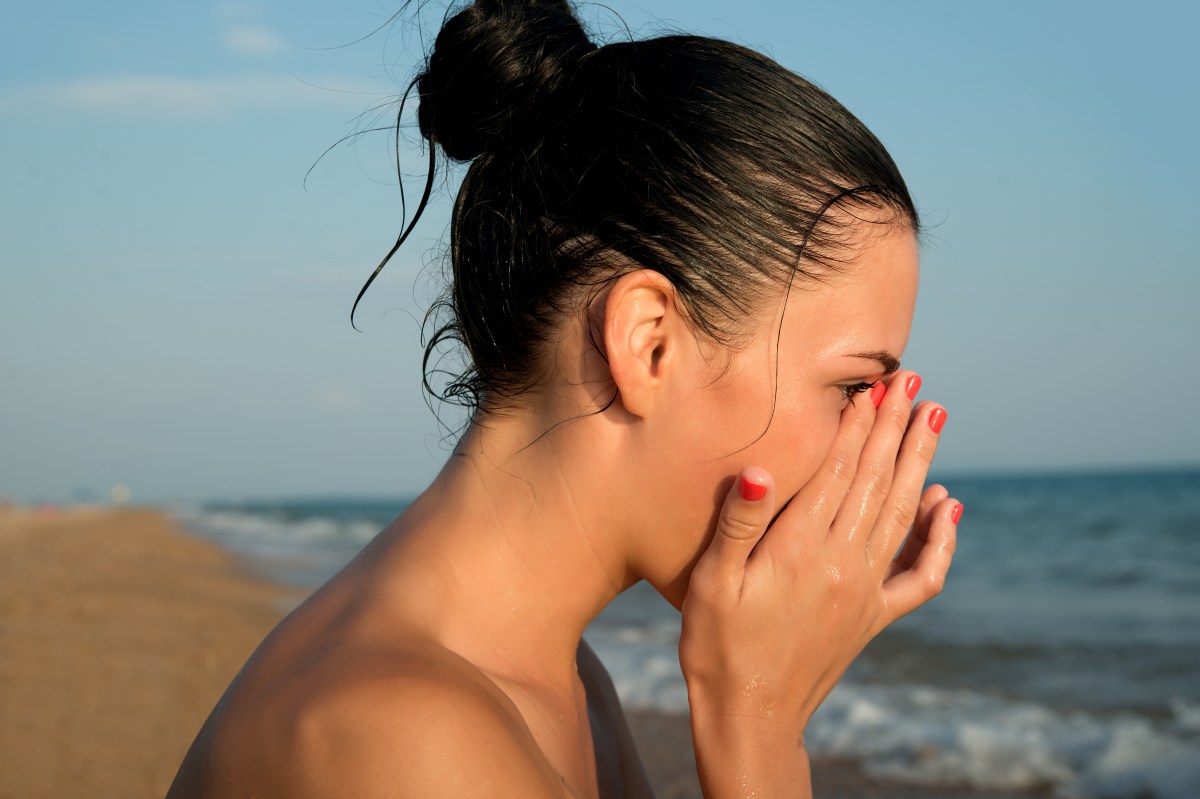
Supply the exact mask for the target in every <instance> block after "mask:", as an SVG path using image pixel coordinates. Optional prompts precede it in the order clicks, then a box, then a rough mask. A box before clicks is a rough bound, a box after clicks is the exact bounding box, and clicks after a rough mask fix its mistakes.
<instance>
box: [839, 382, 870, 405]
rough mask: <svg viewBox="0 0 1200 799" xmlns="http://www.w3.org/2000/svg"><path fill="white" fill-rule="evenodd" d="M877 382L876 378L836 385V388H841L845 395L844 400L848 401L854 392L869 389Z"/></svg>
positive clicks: (858, 392)
mask: <svg viewBox="0 0 1200 799" xmlns="http://www.w3.org/2000/svg"><path fill="white" fill-rule="evenodd" d="M878 382H879V381H878V380H876V381H874V382H871V383H850V384H848V385H844V386H838V388H840V389H841V390H842V394H843V395H845V397H846V400H847V401H850V400H852V399H854V395H855V394H861V393H863V392H864V391H870V390H871V389H872V388H874V387H875V383H878Z"/></svg>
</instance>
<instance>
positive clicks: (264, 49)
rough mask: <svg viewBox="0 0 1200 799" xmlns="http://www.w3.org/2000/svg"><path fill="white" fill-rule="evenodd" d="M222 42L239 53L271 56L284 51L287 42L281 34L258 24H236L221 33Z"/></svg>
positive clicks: (227, 47) (262, 56)
mask: <svg viewBox="0 0 1200 799" xmlns="http://www.w3.org/2000/svg"><path fill="white" fill-rule="evenodd" d="M221 43H222V44H224V45H225V47H226V49H228V50H230V51H232V52H234V53H237V54H238V55H248V56H256V57H259V58H269V57H271V56H276V55H279V54H280V53H281V52H283V49H284V47H285V46H286V43H285V42H284V40H283V37H281V36H280V35H279V34H277V33H275V32H274V31H272V30H268V29H267V28H263V27H260V26H257V25H234V26H232V27H229V28H226V29H225V31H224V32H223V33H222V34H221Z"/></svg>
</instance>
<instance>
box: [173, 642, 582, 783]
mask: <svg viewBox="0 0 1200 799" xmlns="http://www.w3.org/2000/svg"><path fill="white" fill-rule="evenodd" d="M359 655H360V656H359V657H356V658H353V659H350V658H344V657H342V658H337V659H336V660H330V661H329V662H327V663H323V664H319V665H318V667H316V668H314V669H312V670H310V672H309V673H308V674H307V675H306V676H305V677H304V678H302V679H297V680H292V681H290V682H288V683H287V684H286V685H285V686H282V687H280V688H278V689H277V690H274V691H269V692H263V694H264V695H265V699H264V700H263V701H262V702H261V703H260V704H259V706H258V707H257V708H255V711H256V712H255V715H254V720H253V721H252V722H250V723H246V724H239V723H238V722H237V720H236V719H233V720H231V721H232V723H231V724H230V725H229V726H228V728H227V729H226V730H225V731H223V733H221V734H218V735H217V736H215V738H214V741H213V746H212V748H213V754H214V756H215V757H214V760H215V761H216V762H218V763H222V764H224V765H223V766H221V767H220V769H219V770H220V774H218V775H213V776H214V777H216V778H215V779H210V780H207V782H208V783H209V785H210V787H213V788H216V790H215V791H214V792H213V795H226V794H227V793H229V794H234V793H235V794H237V795H257V796H288V797H314V799H315V798H316V797H335V796H336V797H341V796H356V797H398V798H403V797H442V796H445V797H451V796H453V797H485V796H486V797H507V796H512V797H562V796H563V788H562V783H561V780H559V778H558V775H557V774H556V772H555V771H554V770H553V769H552V768H550V766H549V765H548V763H547V762H546V760H545V758H544V756H543V755H542V754H541V752H540V750H539V749H538V747H537V745H536V743H535V742H534V740H533V737H532V735H531V734H530V733H529V731H528V729H527V728H526V726H525V724H524V722H523V721H522V719H521V716H520V714H519V713H518V712H517V710H516V708H515V707H513V706H512V704H511V702H509V701H508V700H507V699H506V698H505V697H504V696H503V694H501V693H500V692H499V691H498V690H497V689H496V688H495V687H494V686H493V685H491V684H490V683H489V682H488V681H487V679H486V677H484V676H483V675H482V673H480V672H479V671H478V670H477V669H475V668H474V667H473V666H471V665H470V664H468V663H466V662H465V661H462V660H461V659H460V658H457V657H456V656H454V655H452V654H450V653H438V652H429V651H421V650H412V651H404V652H395V651H392V652H388V653H380V654H378V655H370V654H364V653H359ZM207 793H208V791H204V792H199V793H197V794H195V795H205V794H207Z"/></svg>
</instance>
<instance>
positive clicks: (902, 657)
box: [177, 470, 1200, 799]
mask: <svg viewBox="0 0 1200 799" xmlns="http://www.w3.org/2000/svg"><path fill="white" fill-rule="evenodd" d="M943 482H944V483H945V484H946V485H947V486H948V487H949V488H950V489H951V491H952V493H953V495H954V496H955V497H957V498H959V499H960V500H961V501H962V502H963V504H964V505H965V506H966V513H965V515H964V518H963V522H962V524H961V526H960V531H959V545H958V552H957V554H956V556H955V559H954V566H953V568H952V569H951V573H950V578H949V580H948V581H947V584H946V589H945V591H944V592H943V594H942V595H941V596H940V597H938V598H937V599H935V600H934V601H933V602H931V603H929V604H928V605H926V606H925V607H923V608H921V609H919V610H918V611H917V612H915V613H914V614H912V615H911V616H909V617H907V618H905V619H902V620H900V621H899V622H897V623H896V624H895V625H894V626H893V627H892V628H891V629H889V630H887V631H885V632H884V633H883V634H882V635H881V636H880V637H879V638H878V639H877V640H876V641H875V642H873V643H872V644H871V645H870V646H869V647H868V648H867V651H866V652H864V653H863V655H862V657H860V658H859V660H858V661H857V662H856V663H855V665H854V666H853V667H852V668H851V670H850V672H849V673H848V674H847V676H846V678H845V679H844V680H843V682H842V683H841V684H840V685H839V686H838V687H837V688H836V689H835V690H834V692H833V693H832V694H831V695H830V697H829V698H828V699H827V700H826V702H825V704H824V705H823V706H822V707H821V709H820V710H819V711H818V714H817V716H816V717H815V718H814V719H813V721H812V724H811V725H810V727H809V732H808V736H807V739H806V740H807V744H808V746H809V748H810V750H811V751H812V752H813V754H814V755H835V756H846V757H852V758H855V759H858V760H860V761H861V762H862V764H863V768H864V770H865V771H866V772H867V773H868V774H870V775H872V776H875V777H878V778H880V779H887V780H898V781H903V782H908V783H913V784H927V785H956V786H969V787H974V788H980V789H988V788H990V789H1001V790H1043V791H1047V792H1051V793H1054V794H1055V795H1058V796H1064V797H1129V798H1130V799H1133V797H1158V798H1159V799H1196V797H1200V470H1191V471H1171V472H1155V473H1150V472H1143V473H1129V474H1115V473H1114V474H1087V475H1084V474H1081V475H1053V476H1046V475H1028V476H1008V477H994V478H983V477H962V478H955V477H953V476H947V477H946V478H945V479H944V480H943ZM405 504H406V503H405V502H404V501H402V500H361V499H332V500H303V501H282V502H223V503H210V504H205V505H202V506H195V507H190V508H180V509H178V511H177V515H178V517H179V519H180V521H181V522H182V523H183V524H184V525H185V526H186V527H188V528H189V529H191V530H193V531H194V532H197V533H199V534H202V535H205V536H208V537H211V538H214V539H216V540H217V541H219V542H221V543H223V544H225V545H226V546H228V547H230V548H231V549H233V550H235V551H238V552H241V553H244V554H246V555H248V556H250V557H251V558H252V559H254V561H255V562H256V563H258V564H259V565H260V566H261V567H262V568H263V569H264V570H265V571H266V572H267V573H268V574H269V575H271V576H273V577H276V578H280V579H285V580H288V581H291V582H294V583H297V584H300V585H304V586H308V587H315V586H316V585H319V584H320V583H321V582H323V581H324V580H326V579H328V577H329V576H331V575H332V574H333V573H334V572H335V571H336V570H337V569H338V568H340V567H341V565H342V564H344V563H345V562H346V561H347V560H349V558H351V557H353V555H354V553H355V552H357V551H358V550H359V549H360V548H361V547H362V546H363V545H364V544H365V543H366V542H367V541H369V540H370V539H371V537H372V536H374V535H375V533H376V532H378V530H379V529H381V528H382V527H383V526H384V525H386V524H387V523H388V522H389V521H390V520H391V519H392V518H393V517H394V516H395V515H396V514H397V513H399V512H400V511H401V510H402V509H403V508H404V506H405ZM587 637H588V640H589V642H590V643H591V644H592V646H593V647H594V648H595V649H596V650H597V652H598V653H599V654H600V657H601V659H603V660H604V662H605V664H606V665H607V666H608V668H609V671H610V672H611V673H612V676H613V679H614V682H615V683H616V685H617V688H618V691H619V692H620V693H621V696H622V699H623V701H624V702H625V703H626V704H627V705H628V706H641V707H649V708H654V709H658V710H661V711H667V712H683V711H685V710H686V707H687V694H686V689H685V686H684V683H683V678H682V675H681V674H680V671H679V663H678V658H677V652H676V650H677V646H678V642H679V616H678V614H677V613H676V612H675V611H674V610H673V609H672V608H671V607H670V606H669V605H667V604H666V603H665V602H663V601H662V600H661V599H660V598H659V597H658V596H657V594H655V593H654V591H652V590H651V589H649V588H648V587H646V586H645V585H639V586H635V587H634V588H632V589H630V590H629V591H627V592H626V593H625V594H623V595H621V596H620V597H618V598H617V600H616V601H615V602H614V603H613V604H612V605H611V606H610V607H609V608H608V609H607V610H606V611H605V612H604V613H603V614H602V615H601V616H600V617H599V618H598V619H596V621H595V622H594V623H593V624H592V625H591V627H590V628H589V630H588V634H587Z"/></svg>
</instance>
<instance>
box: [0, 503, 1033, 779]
mask: <svg viewBox="0 0 1200 799" xmlns="http://www.w3.org/2000/svg"><path fill="white" fill-rule="evenodd" d="M308 593H309V592H308V591H307V590H302V589H297V588H294V587H290V586H287V585H284V584H280V583H273V582H271V581H270V580H269V579H267V578H265V577H263V576H262V575H261V570H260V569H257V568H255V564H254V563H253V562H251V561H250V560H249V559H247V558H245V557H242V556H239V555H237V554H235V553H233V552H231V551H229V550H227V549H224V548H222V547H221V546H220V545H219V544H217V543H216V542H213V541H210V540H208V539H205V538H201V537H199V536H196V535H193V534H191V533H189V532H187V531H186V530H185V529H183V528H181V527H180V526H179V525H178V524H177V523H176V522H175V521H174V520H172V519H171V517H170V516H169V515H168V513H167V512H165V511H161V510H158V509H154V508H136V509H128V510H124V509H122V510H111V509H98V508H96V509H88V508H81V509H74V510H64V511H58V512H55V513H53V514H47V513H40V512H35V511H30V510H22V509H9V510H4V509H0V797H9V796H11V797H23V798H24V797H42V796H45V797H56V796H70V795H96V796H122V797H141V796H147V797H150V796H156V797H161V796H163V795H164V794H165V793H166V790H167V788H168V787H169V786H170V783H171V780H172V779H174V776H175V771H176V769H177V768H178V766H179V763H180V761H181V760H182V759H183V756H184V754H185V752H186V751H187V747H188V746H189V745H190V744H191V741H192V739H193V737H194V736H195V734H196V732H197V731H198V730H199V728H200V725H201V724H202V723H203V722H204V719H205V718H206V717H207V716H208V713H209V712H210V710H211V709H212V707H213V706H214V705H215V704H216V702H217V700H218V699H219V698H220V695H221V693H222V692H223V691H224V689H225V687H226V685H228V683H229V681H230V680H231V679H232V678H233V677H234V675H235V674H236V673H237V670H238V669H239V668H240V667H241V666H242V664H243V663H244V662H245V660H246V658H247V657H249V655H250V654H251V652H253V650H254V648H255V647H256V646H257V645H258V643H259V642H260V641H261V640H262V638H263V637H264V636H265V635H266V634H267V632H269V631H270V630H271V628H272V627H274V625H275V624H276V623H278V621H279V620H280V619H281V618H282V617H283V616H284V615H285V614H286V612H287V610H288V609H290V608H291V607H294V605H295V604H296V603H298V602H299V601H301V600H302V599H303V598H304V597H305V596H306V595H307V594H308ZM627 716H628V718H629V723H630V727H631V729H632V730H633V734H634V738H635V740H636V742H637V744H638V750H639V752H640V753H641V754H642V758H643V761H644V762H645V764H646V770H647V772H648V774H649V775H650V777H651V782H652V784H653V785H654V787H655V792H656V795H657V796H658V797H659V799H700V791H699V786H698V784H697V780H696V774H695V759H694V754H693V752H692V746H691V733H690V727H689V724H688V720H687V718H686V717H685V716H678V715H671V714H667V713H661V712H656V711H653V710H644V709H638V708H630V709H627ZM813 779H814V792H815V794H816V795H817V796H820V797H822V799H851V797H885V796H886V797H890V798H891V799H967V798H968V797H987V798H989V799H1016V797H1026V799H1027V798H1028V797H1029V796H1032V795H1034V794H1013V793H992V792H977V791H972V790H971V789H969V788H961V789H951V788H947V789H939V788H926V787H913V786H901V785H896V784H882V783H877V782H875V781H873V780H870V779H868V778H867V777H865V776H864V775H863V774H862V772H861V770H860V769H859V768H858V766H857V765H856V764H854V763H852V762H847V761H841V760H827V759H825V760H822V759H818V760H814V762H813Z"/></svg>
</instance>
